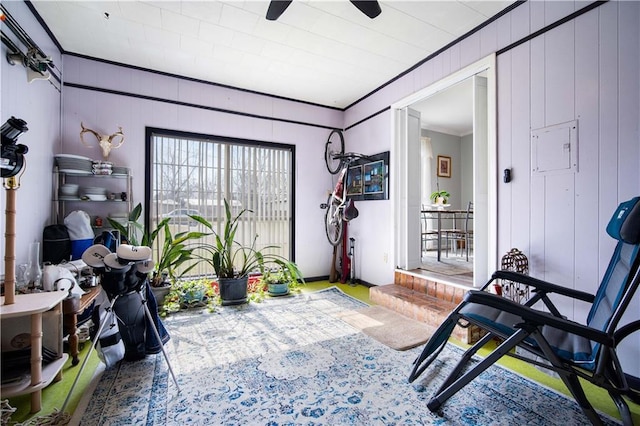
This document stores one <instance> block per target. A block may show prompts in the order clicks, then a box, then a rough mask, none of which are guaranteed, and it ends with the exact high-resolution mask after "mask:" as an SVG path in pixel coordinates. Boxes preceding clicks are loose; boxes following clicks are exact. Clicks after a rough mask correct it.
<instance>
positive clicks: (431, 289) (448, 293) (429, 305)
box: [369, 273, 482, 344]
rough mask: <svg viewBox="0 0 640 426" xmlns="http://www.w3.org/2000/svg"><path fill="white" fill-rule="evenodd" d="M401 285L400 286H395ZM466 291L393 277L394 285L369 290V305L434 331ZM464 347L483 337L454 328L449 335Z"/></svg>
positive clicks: (469, 329) (471, 329) (408, 277)
mask: <svg viewBox="0 0 640 426" xmlns="http://www.w3.org/2000/svg"><path fill="white" fill-rule="evenodd" d="M398 282H400V283H398ZM467 290H468V289H465V288H461V287H457V286H452V285H449V284H446V283H440V282H434V281H431V280H427V279H425V278H420V277H413V276H411V275H408V274H402V273H401V274H400V276H398V274H396V284H387V285H380V286H375V287H371V288H370V289H369V298H370V300H371V302H373V303H376V304H378V305H380V306H384V307H386V308H389V309H391V310H393V311H395V312H398V313H400V314H402V315H404V316H406V317H408V318H412V319H415V320H417V321H421V322H424V323H426V324H428V325H430V326H432V327H434V330H435V328H437V327H438V326H440V324H442V323H443V322H444V320H445V319H446V318H447V317H448V316H449V314H450V313H451V311H453V309H455V307H456V306H457V305H458V303H460V301H461V300H462V298H463V297H464V294H465V293H466V291H467ZM452 334H453V335H454V336H455V337H457V338H458V339H460V340H461V341H463V342H464V343H468V344H471V343H475V342H477V341H478V339H479V338H480V337H481V336H482V332H481V330H480V329H479V328H477V327H475V326H473V327H467V328H462V327H460V326H457V327H456V328H455V329H454V330H453V333H452Z"/></svg>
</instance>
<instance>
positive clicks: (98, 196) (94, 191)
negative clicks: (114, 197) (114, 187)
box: [82, 186, 107, 201]
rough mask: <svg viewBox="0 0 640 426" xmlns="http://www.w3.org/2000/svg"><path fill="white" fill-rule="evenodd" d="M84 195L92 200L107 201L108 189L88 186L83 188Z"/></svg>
mask: <svg viewBox="0 0 640 426" xmlns="http://www.w3.org/2000/svg"><path fill="white" fill-rule="evenodd" d="M82 195H83V196H85V197H87V198H88V199H89V200H91V201H105V200H106V199H107V189H106V188H100V187H97V186H86V187H83V188H82Z"/></svg>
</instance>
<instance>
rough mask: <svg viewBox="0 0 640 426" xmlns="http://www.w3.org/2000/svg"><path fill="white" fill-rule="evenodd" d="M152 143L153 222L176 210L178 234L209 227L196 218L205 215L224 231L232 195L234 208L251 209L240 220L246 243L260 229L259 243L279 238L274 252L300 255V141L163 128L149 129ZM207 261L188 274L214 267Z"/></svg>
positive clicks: (240, 238) (150, 196) (173, 225)
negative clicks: (296, 225)
mask: <svg viewBox="0 0 640 426" xmlns="http://www.w3.org/2000/svg"><path fill="white" fill-rule="evenodd" d="M147 144H148V145H147V146H148V148H149V152H148V155H149V158H150V167H148V170H147V172H148V174H149V175H150V176H149V179H148V180H147V184H148V185H149V187H148V188H147V193H148V194H147V198H146V199H147V200H148V202H149V203H150V205H149V206H148V208H147V211H148V215H149V217H148V219H147V220H149V222H150V224H151V229H154V228H155V227H156V226H157V224H158V223H159V222H160V221H161V220H162V219H163V218H165V217H169V218H171V221H170V227H171V230H172V232H173V234H174V235H175V233H177V232H183V231H195V230H200V231H205V230H206V228H204V227H203V226H202V225H201V224H199V223H197V222H195V221H193V220H192V219H190V218H189V215H198V216H202V217H204V218H205V219H207V220H208V221H210V222H211V223H212V224H214V229H216V230H217V232H220V233H221V232H222V229H221V228H222V226H223V223H224V218H225V208H224V200H227V201H228V203H229V204H230V207H231V212H232V215H233V216H235V215H237V214H238V213H240V212H241V211H242V210H244V209H247V210H250V211H249V212H247V213H245V214H244V215H243V216H242V220H241V221H240V226H239V228H238V234H237V235H236V240H237V241H238V242H239V243H241V244H245V245H250V244H251V243H252V241H253V239H254V237H255V236H256V235H257V236H258V238H257V240H256V248H257V249H260V250H263V249H264V248H265V247H267V246H275V247H277V248H270V249H269V252H272V253H276V254H279V255H281V256H284V257H286V258H288V259H290V260H294V259H293V249H294V247H293V205H294V204H293V195H294V190H293V176H294V164H295V163H294V156H295V147H294V146H292V145H282V144H270V143H265V142H258V141H249V140H240V139H232V138H224V137H216V136H207V135H196V134H189V133H183V132H175V131H167V130H158V129H148V130H147ZM162 238H163V236H162V235H159V236H158V239H159V241H157V243H156V244H155V245H154V246H155V247H154V248H155V249H156V250H158V248H159V247H161V244H162ZM205 238H210V239H211V240H210V242H213V241H214V240H213V237H205ZM185 267H186V266H185ZM206 268H207V265H206V264H204V263H202V264H200V265H199V266H198V267H197V268H195V269H194V270H192V271H190V273H189V275H205V274H210V273H212V271H208V270H206Z"/></svg>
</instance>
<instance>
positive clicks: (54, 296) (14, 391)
mask: <svg viewBox="0 0 640 426" xmlns="http://www.w3.org/2000/svg"><path fill="white" fill-rule="evenodd" d="M67 294H68V293H67V292H66V291H51V292H46V293H33V294H16V297H15V303H13V304H11V305H5V304H4V296H2V297H1V298H0V305H1V306H0V320H4V319H8V318H16V317H24V316H28V317H30V319H31V329H30V330H31V331H30V337H31V370H30V373H31V380H30V382H29V383H24V384H22V383H20V384H17V385H5V386H2V389H1V391H0V393H1V394H2V398H10V397H12V396H16V395H24V394H26V393H30V394H31V412H32V413H37V412H38V411H40V409H41V408H42V388H44V387H46V386H48V385H49V384H50V383H51V382H52V381H54V380H55V381H58V380H60V379H62V367H63V366H64V363H65V362H66V361H67V359H68V358H69V357H68V355H67V354H65V353H62V335H61V333H60V338H59V344H58V348H56V349H57V352H58V355H59V357H58V358H56V359H55V360H54V361H52V362H50V363H49V364H47V365H45V366H44V367H43V366H42V335H43V332H42V320H43V314H44V315H47V321H48V322H49V321H52V320H55V321H58V325H57V329H58V331H59V332H60V331H61V329H62V318H61V313H62V311H61V306H60V305H61V302H62V300H63V299H64V298H65V297H67ZM48 311H51V315H49V313H48ZM56 318H57V319H56Z"/></svg>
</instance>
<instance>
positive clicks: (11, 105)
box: [0, 2, 62, 275]
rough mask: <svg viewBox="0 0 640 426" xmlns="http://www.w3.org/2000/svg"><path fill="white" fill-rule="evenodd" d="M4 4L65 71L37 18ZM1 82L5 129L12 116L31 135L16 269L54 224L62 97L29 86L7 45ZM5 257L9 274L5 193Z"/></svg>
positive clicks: (0, 235)
mask: <svg viewBox="0 0 640 426" xmlns="http://www.w3.org/2000/svg"><path fill="white" fill-rule="evenodd" d="M2 5H3V6H4V7H5V9H6V10H7V11H8V12H9V14H10V15H11V16H13V18H15V19H16V20H17V21H18V22H19V24H20V25H21V26H22V28H23V29H24V30H25V31H27V33H28V34H29V36H30V37H31V38H32V39H33V40H34V41H35V42H36V43H37V44H38V46H39V47H40V48H41V49H42V50H43V51H44V52H45V53H46V54H47V55H49V56H51V57H52V59H53V63H54V64H55V65H56V67H60V68H61V67H62V60H61V56H60V52H59V51H58V49H57V47H56V46H55V45H54V44H53V43H52V42H51V40H50V39H49V37H48V36H47V35H46V33H45V32H44V31H43V30H42V28H41V27H40V24H38V22H37V21H36V20H35V19H34V17H33V15H32V14H31V12H30V11H29V10H28V9H27V7H26V6H25V4H24V3H23V2H3V3H2ZM2 31H3V33H5V34H6V35H7V36H9V38H11V39H12V40H13V41H14V43H16V44H17V45H18V47H20V49H21V50H22V51H23V52H25V50H26V49H25V47H24V46H23V45H21V44H20V43H19V42H18V39H17V38H16V37H15V36H14V35H13V33H12V32H11V31H10V30H9V28H8V27H7V26H6V25H5V24H3V25H2ZM1 46H2V48H1V56H0V58H1V60H0V64H1V65H0V78H1V84H2V86H1V94H2V96H1V101H0V125H1V124H3V123H5V122H6V121H7V119H9V118H11V116H15V117H17V118H20V119H22V120H24V121H26V122H27V128H28V129H29V130H28V131H27V132H25V133H24V134H22V135H21V136H20V137H19V139H18V143H21V144H24V145H26V146H27V147H29V152H28V153H27V154H26V155H25V161H26V167H25V168H24V174H23V175H22V177H21V178H20V188H19V189H18V190H17V191H16V198H17V202H16V212H17V217H16V265H19V264H21V263H26V262H27V260H28V249H29V243H31V242H33V241H41V240H42V230H43V228H44V226H45V225H48V224H49V219H50V216H51V184H52V173H51V171H52V166H53V152H54V150H55V147H56V146H57V144H58V143H59V142H60V97H61V96H60V93H59V92H58V90H56V88H55V87H54V86H53V85H52V84H50V83H49V82H48V81H46V80H35V81H33V82H31V83H27V73H26V70H25V68H24V67H23V66H22V65H15V66H12V65H10V64H9V63H8V62H7V61H6V59H5V55H6V53H7V48H6V46H5V44H4V43H2V44H1ZM0 191H1V195H0V206H1V209H2V219H1V220H0V247H1V248H0V252H2V259H3V266H2V270H1V274H2V275H4V272H5V271H4V255H5V219H4V211H5V208H6V191H5V190H4V189H2V190H0Z"/></svg>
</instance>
